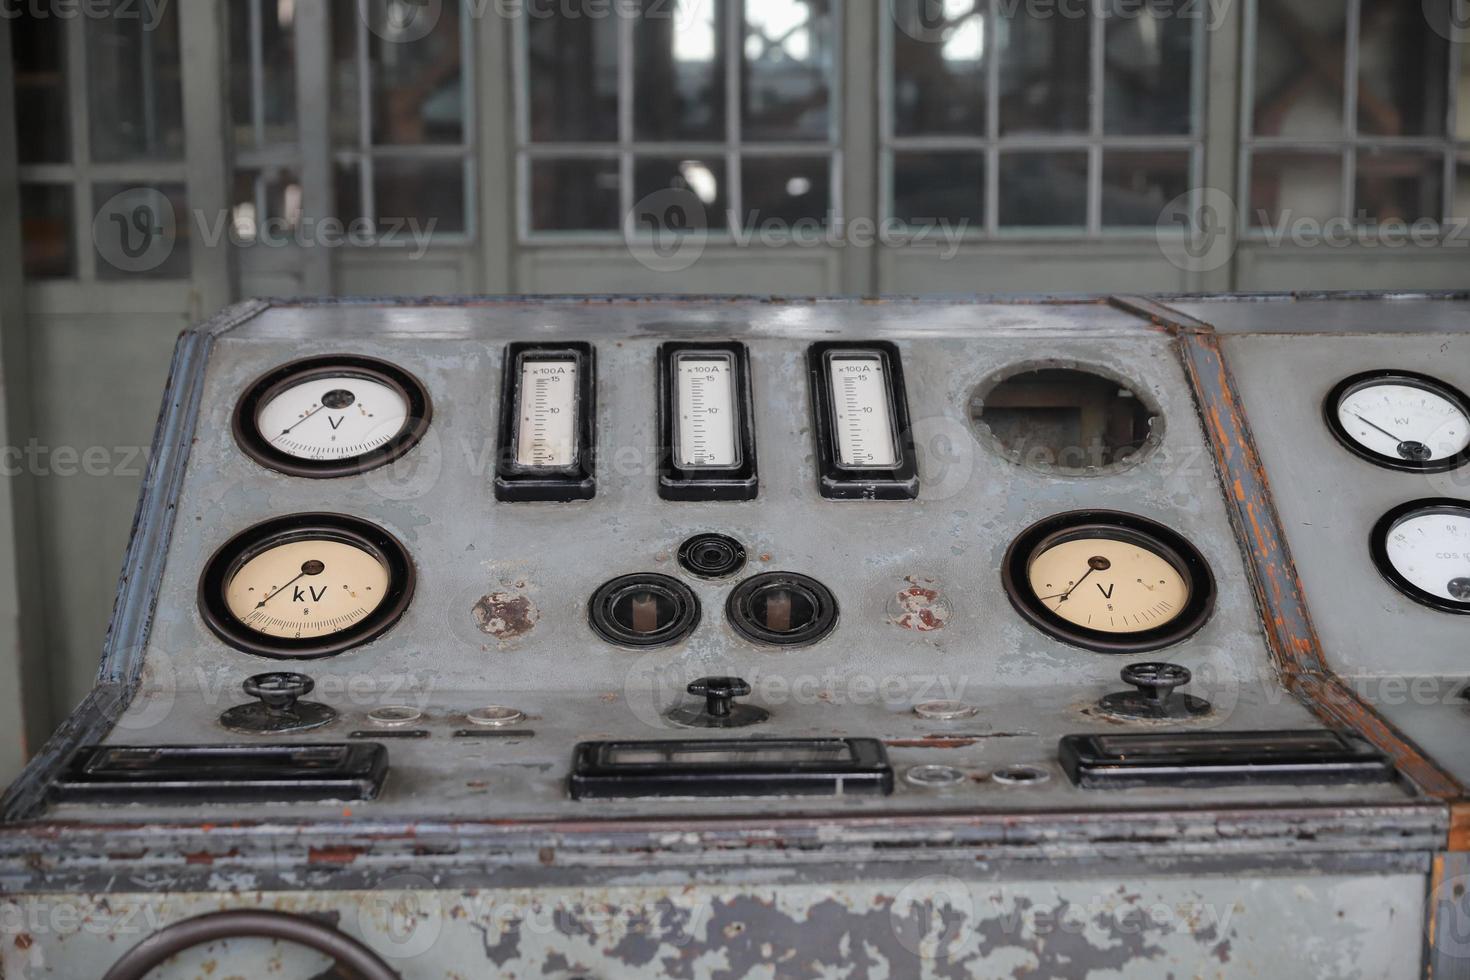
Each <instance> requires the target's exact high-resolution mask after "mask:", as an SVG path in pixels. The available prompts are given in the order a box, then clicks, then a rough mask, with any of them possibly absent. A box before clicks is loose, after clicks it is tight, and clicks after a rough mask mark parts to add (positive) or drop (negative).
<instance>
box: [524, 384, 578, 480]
mask: <svg viewBox="0 0 1470 980" xmlns="http://www.w3.org/2000/svg"><path fill="white" fill-rule="evenodd" d="M577 370H578V365H577V362H576V361H574V360H564V359H555V358H548V359H545V360H542V359H538V358H530V357H528V358H526V359H525V360H524V361H522V362H521V404H520V406H519V414H518V419H519V431H518V433H517V439H516V462H517V463H518V464H519V465H521V466H536V467H541V466H548V467H565V466H571V465H572V464H574V463H575V462H576V461H577V387H578V386H577Z"/></svg>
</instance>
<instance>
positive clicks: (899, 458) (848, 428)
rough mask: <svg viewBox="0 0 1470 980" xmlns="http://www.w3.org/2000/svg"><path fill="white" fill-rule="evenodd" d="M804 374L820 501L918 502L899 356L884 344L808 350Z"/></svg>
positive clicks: (829, 345)
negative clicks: (811, 412)
mask: <svg viewBox="0 0 1470 980" xmlns="http://www.w3.org/2000/svg"><path fill="white" fill-rule="evenodd" d="M807 369H808V374H809V376H810V380H811V388H812V407H813V409H814V412H815V416H816V433H817V451H818V459H819V461H820V466H821V491H822V495H823V496H825V497H831V498H834V499H872V500H912V499H913V498H915V497H917V496H918V493H919V475H918V465H917V460H916V457H915V453H914V444H913V433H912V430H911V428H910V423H909V407H908V393H907V389H906V388H905V386H904V379H903V365H902V363H901V361H900V360H899V353H898V348H897V347H896V346H894V345H893V344H890V343H883V342H875V343H860V344H846V343H822V344H814V345H813V346H812V347H811V348H810V349H809V350H808V353H807Z"/></svg>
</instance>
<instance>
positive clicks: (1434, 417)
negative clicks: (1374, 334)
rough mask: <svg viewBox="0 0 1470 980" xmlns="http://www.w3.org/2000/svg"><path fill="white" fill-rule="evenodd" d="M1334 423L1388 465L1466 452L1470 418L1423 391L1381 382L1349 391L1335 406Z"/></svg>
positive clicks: (1439, 394) (1442, 396)
mask: <svg viewBox="0 0 1470 980" xmlns="http://www.w3.org/2000/svg"><path fill="white" fill-rule="evenodd" d="M1337 418H1338V422H1339V423H1341V425H1342V429H1343V431H1344V432H1346V433H1347V434H1348V437H1349V438H1351V439H1352V440H1353V441H1354V442H1356V443H1357V444H1358V445H1359V446H1361V447H1363V448H1364V449H1366V450H1368V451H1369V452H1372V453H1375V454H1377V455H1379V456H1384V457H1387V458H1388V459H1401V460H1404V461H1406V462H1413V463H1432V462H1436V461H1439V460H1446V459H1453V458H1454V457H1456V456H1458V455H1460V454H1461V453H1462V452H1464V451H1465V449H1466V447H1467V446H1470V418H1466V416H1465V413H1464V411H1463V410H1462V409H1461V408H1460V406H1459V405H1458V404H1456V402H1455V401H1454V399H1452V398H1450V397H1448V396H1447V395H1445V394H1443V393H1442V392H1438V391H1435V390H1433V389H1432V388H1430V387H1427V386H1420V385H1415V384H1405V383H1403V382H1383V383H1376V384H1368V385H1365V386H1363V387H1361V388H1357V389H1354V390H1350V391H1349V392H1348V393H1347V394H1346V395H1344V396H1343V397H1342V400H1341V401H1339V402H1338V405H1337Z"/></svg>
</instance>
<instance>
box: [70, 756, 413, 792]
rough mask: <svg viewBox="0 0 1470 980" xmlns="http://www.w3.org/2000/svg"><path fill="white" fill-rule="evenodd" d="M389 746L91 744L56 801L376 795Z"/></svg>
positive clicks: (75, 763) (73, 762)
mask: <svg viewBox="0 0 1470 980" xmlns="http://www.w3.org/2000/svg"><path fill="white" fill-rule="evenodd" d="M387 774H388V750H387V748H386V747H385V746H382V745H379V744H377V743H374V742H352V743H342V742H331V743H319V744H304V745H89V746H85V747H83V748H81V749H78V750H77V751H76V753H75V754H74V755H73V756H72V757H71V760H70V761H69V762H68V763H67V765H66V768H65V769H64V770H63V771H62V772H61V774H60V775H58V776H57V777H56V779H55V780H53V781H52V783H51V798H52V799H53V800H55V801H56V802H59V803H162V804H176V805H180V806H188V805H192V804H198V803H237V802H238V803H312V802H322V801H344V802H351V801H361V800H371V799H376V798H377V795H378V792H379V791H380V790H381V789H382V787H383V780H384V778H385V777H386V776H387Z"/></svg>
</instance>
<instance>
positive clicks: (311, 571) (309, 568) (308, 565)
mask: <svg viewBox="0 0 1470 980" xmlns="http://www.w3.org/2000/svg"><path fill="white" fill-rule="evenodd" d="M326 567H327V566H325V565H323V564H322V563H321V562H319V561H308V562H304V563H303V564H302V566H301V574H300V575H297V576H296V577H295V578H293V579H292V580H291V581H289V582H287V583H286V584H285V585H283V586H281V587H280V588H279V589H277V590H276V591H274V592H272V593H271V594H270V595H268V596H266V597H265V598H264V599H262V600H260V601H259V602H257V603H256V604H255V608H256V609H259V608H260V607H261V606H264V605H265V604H266V603H267V602H270V601H271V600H272V599H274V598H275V597H276V596H278V595H280V594H281V593H282V592H285V591H286V590H287V589H289V588H290V587H291V586H293V585H295V584H296V583H297V582H299V581H301V579H303V578H305V577H306V576H308V575H320V574H321V573H322V572H323V571H325V570H326Z"/></svg>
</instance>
